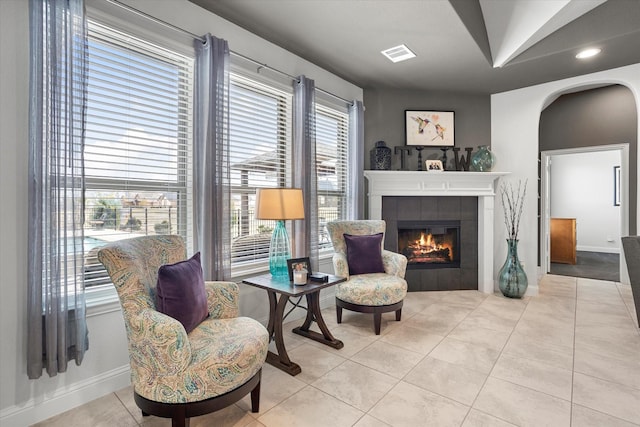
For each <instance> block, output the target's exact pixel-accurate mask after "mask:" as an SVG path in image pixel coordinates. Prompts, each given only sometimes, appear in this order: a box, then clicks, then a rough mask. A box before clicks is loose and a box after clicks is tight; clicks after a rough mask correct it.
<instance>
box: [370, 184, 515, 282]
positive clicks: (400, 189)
mask: <svg viewBox="0 0 640 427" xmlns="http://www.w3.org/2000/svg"><path fill="white" fill-rule="evenodd" d="M507 174H508V172H447V171H444V172H424V171H422V172H421V171H364V176H365V177H366V178H367V181H368V183H369V189H368V195H369V218H371V219H382V198H383V197H385V196H472V197H477V198H478V290H479V291H480V292H484V293H493V292H494V287H495V285H494V280H493V222H494V219H493V205H494V203H493V198H494V196H495V195H496V188H497V185H498V179H499V178H500V177H501V176H504V175H507Z"/></svg>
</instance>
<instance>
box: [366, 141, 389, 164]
mask: <svg viewBox="0 0 640 427" xmlns="http://www.w3.org/2000/svg"><path fill="white" fill-rule="evenodd" d="M371 169H373V170H379V171H388V170H390V169H391V148H389V147H387V144H385V142H384V141H378V142H376V146H375V148H373V149H372V150H371Z"/></svg>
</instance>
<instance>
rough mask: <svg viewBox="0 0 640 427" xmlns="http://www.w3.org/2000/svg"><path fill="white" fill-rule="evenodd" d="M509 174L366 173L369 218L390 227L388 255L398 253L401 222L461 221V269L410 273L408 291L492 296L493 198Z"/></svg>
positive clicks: (407, 277) (408, 275)
mask: <svg viewBox="0 0 640 427" xmlns="http://www.w3.org/2000/svg"><path fill="white" fill-rule="evenodd" d="M506 174H507V173H506V172H452V171H446V172H438V173H434V172H424V171H364V176H365V177H366V178H367V185H368V192H369V198H368V202H369V218H371V219H384V220H385V221H386V222H387V232H386V233H385V243H384V247H385V249H388V250H390V251H397V245H398V235H397V230H398V229H397V221H409V220H438V221H440V220H451V219H455V220H458V219H459V220H460V232H459V236H460V241H461V243H460V250H459V251H458V252H459V253H460V268H424V269H423V268H418V269H407V272H406V275H405V279H406V280H407V284H408V285H409V290H410V291H431V290H454V289H478V290H479V291H481V292H484V293H488V294H490V293H493V292H494V290H496V289H497V288H496V287H495V284H494V277H493V273H494V265H493V263H494V258H493V251H494V248H493V223H494V214H493V207H494V197H495V194H496V187H497V181H498V179H499V178H500V177H501V176H503V175H506Z"/></svg>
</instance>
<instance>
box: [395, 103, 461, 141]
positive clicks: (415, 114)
mask: <svg viewBox="0 0 640 427" xmlns="http://www.w3.org/2000/svg"><path fill="white" fill-rule="evenodd" d="M404 120H405V132H406V138H407V144H406V145H417V146H422V147H453V146H454V145H455V138H454V112H453V111H418V110H405V112H404Z"/></svg>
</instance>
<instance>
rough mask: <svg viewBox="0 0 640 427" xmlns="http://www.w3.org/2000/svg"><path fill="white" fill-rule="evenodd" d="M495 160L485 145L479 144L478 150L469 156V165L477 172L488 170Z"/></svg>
mask: <svg viewBox="0 0 640 427" xmlns="http://www.w3.org/2000/svg"><path fill="white" fill-rule="evenodd" d="M495 162H496V157H495V156H494V154H493V153H492V152H491V150H490V149H489V147H488V146H486V145H479V146H478V151H476V152H475V153H474V154H473V156H471V167H472V168H473V170H474V171H477V172H489V171H490V170H491V168H492V167H493V165H494V164H495Z"/></svg>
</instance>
